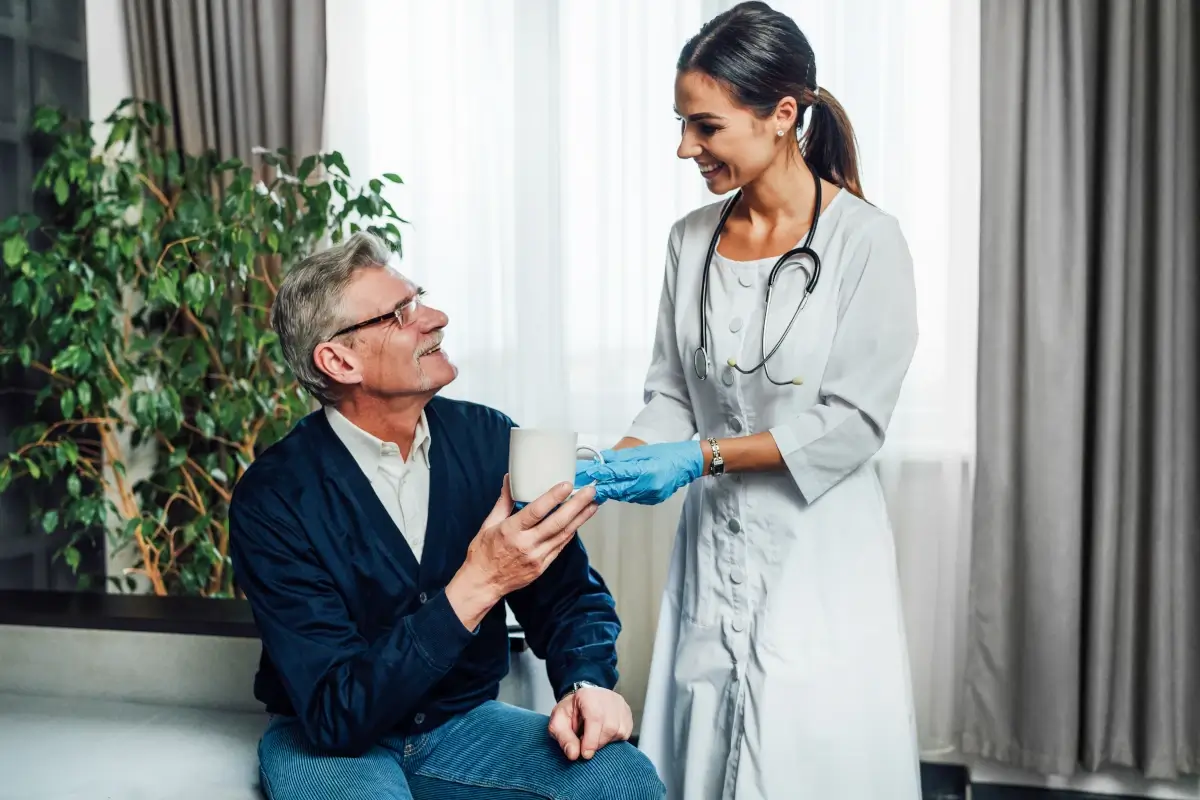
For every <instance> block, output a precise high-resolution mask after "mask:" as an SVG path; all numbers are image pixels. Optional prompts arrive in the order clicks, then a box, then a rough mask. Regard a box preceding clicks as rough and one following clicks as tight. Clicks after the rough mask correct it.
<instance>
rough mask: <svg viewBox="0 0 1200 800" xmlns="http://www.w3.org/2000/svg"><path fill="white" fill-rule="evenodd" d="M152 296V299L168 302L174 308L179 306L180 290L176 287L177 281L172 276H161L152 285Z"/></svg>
mask: <svg viewBox="0 0 1200 800" xmlns="http://www.w3.org/2000/svg"><path fill="white" fill-rule="evenodd" d="M150 296H151V298H152V299H161V300H166V301H167V302H168V303H170V304H171V305H173V306H177V305H179V290H178V289H177V288H176V286H175V279H174V278H173V277H172V276H170V275H159V276H158V277H157V278H155V279H154V282H153V283H152V284H151V285H150Z"/></svg>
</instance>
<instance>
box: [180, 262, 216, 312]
mask: <svg viewBox="0 0 1200 800" xmlns="http://www.w3.org/2000/svg"><path fill="white" fill-rule="evenodd" d="M211 283H212V279H211V278H209V277H208V276H207V275H204V274H203V273H200V272H193V273H192V274H191V275H188V276H187V280H185V281H184V282H183V296H184V297H185V298H186V299H187V304H188V305H189V306H191V307H192V311H194V312H196V313H197V314H198V313H200V311H201V310H202V309H203V308H204V306H205V305H207V304H208V298H209V297H210V296H211V294H212V289H211V288H210V286H211Z"/></svg>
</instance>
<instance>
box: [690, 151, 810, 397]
mask: <svg viewBox="0 0 1200 800" xmlns="http://www.w3.org/2000/svg"><path fill="white" fill-rule="evenodd" d="M809 170H810V171H811V172H812V176H813V182H814V183H815V184H816V187H817V197H816V203H815V205H814V206H813V216H812V224H811V225H810V226H809V228H808V236H806V237H804V244H802V245H800V246H799V247H797V248H794V249H792V250H788V251H787V252H786V253H784V254H783V255H781V256H780V257H779V259H778V260H777V261H776V262H775V266H773V267H772V268H771V274H770V275H769V276H767V308H766V311H765V312H763V331H762V351H763V359H762V361H760V362H758V364H757V365H755V366H753V367H751V368H750V369H745V368H743V367H740V366H738V363H737V359H735V358H731V359H729V361H728V364H729V366H730V367H732V368H733V369H736V370H737V371H738V372H740V373H742V374H743V375H751V374H753V373H755V372H757V371H758V370H760V369H761V370H762V371H763V374H764V375H766V376H767V380H769V381H770V382H771V383H773V384H775V385H776V386H788V385H789V384H794V385H797V386H799V385H800V384H801V383H803V381H802V380H801V379H800V378H793V379H792V380H787V381H777V380H775V379H774V378H772V377H771V372H770V370H769V369H767V361H768V360H770V358H771V356H773V355H775V351H777V350H778V349H779V347H780V345H782V344H783V340H784V339H786V338H787V335H788V332H789V331H791V329H792V326H793V325H794V324H795V323H796V318H797V317H799V316H800V312H801V311H803V310H804V306H805V305H806V304H807V303H808V297H809V295H811V294H812V293H813V290H814V289H816V288H817V280H818V279H819V278H820V277H821V259H820V257H818V256H817V253H816V251H814V250H813V249H812V248H811V247H810V246H809V245H811V244H812V240H813V235H814V234H815V233H816V232H817V221H818V220H819V219H820V218H821V178H820V177H819V176H818V175H817V171H816V170H815V169H813V168H812V167H811V166H810V167H809ZM741 196H742V192H741V190H740V189H739V190H738V192H737V194H735V195H734V196H733V197H732V198H730V200H729V202H728V203H726V204H725V208H724V209H723V210H722V212H721V221H720V222H718V223H717V229H716V230H715V231H713V235H712V241H711V242H709V243H708V255H707V256H705V258H704V277H703V279H702V280H701V283H700V346H699V347H698V348H696V355H695V358H694V362H695V363H694V366H695V368H696V377H698V378H699V379H700V380H705V379H706V378H707V377H708V373H709V371H710V370H711V369H712V361H710V360H709V357H708V274H709V272H710V271H711V269H712V258H713V253H715V252H716V251H717V242H718V241H719V240H720V238H721V231H722V230H723V229H724V228H725V221H726V220H727V219H729V215H730V214H731V213H732V212H733V208H734V206H736V205H737V201H738V199H739V198H741ZM804 256H807V257H808V258H810V259H812V271H811V272H810V271H808V270H806V269H804V266H803V265H801V266H800V269H801V270H803V271H804V273H805V275H806V277H807V278H808V280H807V281H806V282H805V284H804V297H802V298H801V299H800V304H799V305H797V306H796V311H795V312H794V313H793V314H792V319H791V321H789V322H788V325H787V327H786V328H784V330H783V335H782V336H780V337H779V341H778V342H776V343H775V346H774V347H772V348H771V352H769V353H768V352H767V321H768V320H769V319H770V318H771V294H772V292H773V291H774V290H775V280H776V279H777V278H778V277H779V271H780V270H781V269H783V266H784V264H786V263H787V262H788V261H789V260H790V259H795V258H801V257H804Z"/></svg>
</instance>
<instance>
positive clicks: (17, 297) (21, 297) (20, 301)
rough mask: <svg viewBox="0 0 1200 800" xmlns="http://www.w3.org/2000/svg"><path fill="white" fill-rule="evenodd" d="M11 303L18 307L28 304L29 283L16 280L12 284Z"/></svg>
mask: <svg viewBox="0 0 1200 800" xmlns="http://www.w3.org/2000/svg"><path fill="white" fill-rule="evenodd" d="M12 301H13V305H15V306H18V307H20V306H24V305H25V304H26V303H28V302H29V281H28V280H26V279H25V278H18V279H17V282H16V283H14V284H13V293H12Z"/></svg>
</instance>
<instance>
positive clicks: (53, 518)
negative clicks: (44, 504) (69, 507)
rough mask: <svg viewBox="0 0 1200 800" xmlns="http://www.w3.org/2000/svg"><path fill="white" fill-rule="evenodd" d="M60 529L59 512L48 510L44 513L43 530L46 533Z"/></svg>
mask: <svg viewBox="0 0 1200 800" xmlns="http://www.w3.org/2000/svg"><path fill="white" fill-rule="evenodd" d="M57 529H58V512H57V511H47V512H46V513H45V514H43V515H42V530H44V531H45V532H46V533H54V531H55V530H57Z"/></svg>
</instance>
